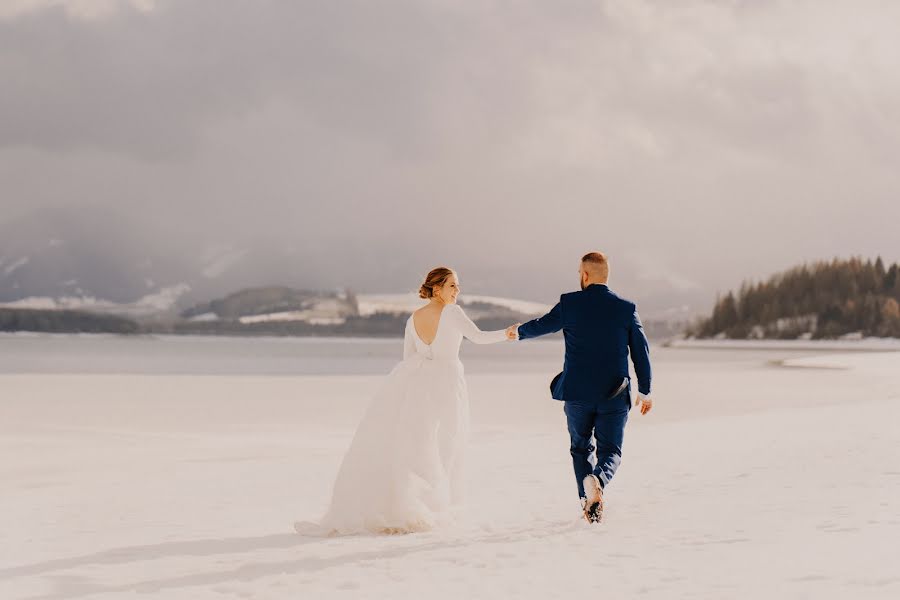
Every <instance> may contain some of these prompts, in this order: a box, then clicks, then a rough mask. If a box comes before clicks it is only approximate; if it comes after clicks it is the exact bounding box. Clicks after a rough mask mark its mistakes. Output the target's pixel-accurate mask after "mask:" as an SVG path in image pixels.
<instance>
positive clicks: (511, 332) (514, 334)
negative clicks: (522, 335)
mask: <svg viewBox="0 0 900 600" xmlns="http://www.w3.org/2000/svg"><path fill="white" fill-rule="evenodd" d="M519 325H521V323H516V324H515V325H510V326H509V327H507V328H506V339H507V340H518V339H519Z"/></svg>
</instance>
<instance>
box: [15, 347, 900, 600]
mask: <svg viewBox="0 0 900 600" xmlns="http://www.w3.org/2000/svg"><path fill="white" fill-rule="evenodd" d="M497 351H498V352H504V351H505V350H504V349H498V350H497ZM659 354H660V356H665V357H666V358H664V359H661V360H658V361H657V364H656V365H655V366H656V372H655V379H656V388H655V392H654V396H655V398H656V403H657V406H656V407H655V408H654V411H653V412H652V413H651V414H650V415H648V416H645V417H642V416H640V415H638V414H637V413H635V412H633V413H632V415H631V421H630V422H629V425H628V429H627V432H626V441H625V446H624V458H623V462H622V466H621V468H620V470H619V473H618V474H617V476H616V479H615V480H614V481H613V483H612V485H611V487H610V488H609V491H608V493H607V509H606V513H605V520H604V523H603V524H602V525H600V526H595V527H590V526H588V525H586V524H584V523H583V522H582V521H580V520H579V519H578V512H579V510H578V504H577V499H576V498H575V486H574V481H573V480H572V476H571V473H570V464H569V456H568V441H567V436H566V433H565V427H564V421H563V415H562V406H561V405H560V404H559V403H556V402H554V401H551V400H549V399H548V398H547V396H546V392H545V390H546V383H547V376H548V375H552V373H550V372H549V371H548V372H547V373H543V372H535V371H534V370H532V371H531V372H530V373H527V374H509V373H506V374H496V373H493V374H492V373H476V374H470V375H469V377H468V379H469V384H470V391H471V396H472V410H473V426H474V429H473V438H472V441H471V453H472V455H473V456H472V458H473V460H471V461H470V464H471V469H470V476H469V480H470V494H469V523H468V524H466V525H464V526H461V527H459V528H457V529H453V530H445V531H434V532H429V533H422V534H414V535H408V536H394V537H379V536H354V537H345V538H325V539H322V538H315V537H304V536H300V535H297V534H295V533H294V532H293V530H292V523H293V522H294V521H295V520H310V519H314V518H316V516H317V515H319V514H320V512H321V510H322V509H323V508H324V506H325V503H326V502H327V499H328V495H329V493H330V489H329V488H330V484H331V480H332V477H333V476H334V474H335V470H336V469H337V466H338V464H339V461H340V458H341V456H342V453H343V451H344V449H345V447H346V445H347V443H348V442H349V439H350V436H351V435H352V432H353V428H354V426H355V424H356V422H357V420H358V418H359V417H360V415H361V412H362V410H363V409H364V407H365V404H366V400H367V398H368V397H369V394H370V393H371V390H372V388H373V386H375V385H377V384H378V382H379V380H380V379H379V377H375V376H361V375H354V376H300V377H297V376H281V377H272V376H237V375H235V376H227V375H215V376H191V375H157V376H150V375H61V374H8V375H0V598H2V599H4V600H12V599H19V598H43V599H60V600H62V599H65V600H70V599H110V598H112V599H117V598H154V599H155V598H183V599H190V600H203V599H212V598H216V599H229V598H271V599H285V598H303V599H317V600H318V599H328V598H348V599H349V598H353V599H356V598H367V599H368V598H391V599H395V598H428V599H435V598H453V599H454V600H455V599H458V598H490V599H494V598H520V599H531V598H541V599H544V598H586V597H590V598H600V597H602V598H634V597H648V598H715V599H719V598H729V599H731V598H753V599H754V600H758V599H759V598H767V599H771V598H849V597H853V598H885V599H887V598H897V597H900V569H898V567H897V563H896V556H897V555H898V551H900V461H898V458H900V456H898V448H900V428H898V427H897V425H896V424H897V422H898V420H900V353H884V354H869V353H866V354H848V355H837V354H830V355H829V356H827V357H825V358H815V357H809V358H791V359H788V360H787V361H785V363H784V365H785V366H776V365H775V364H772V361H771V360H769V359H763V358H762V357H761V353H759V352H752V353H748V354H746V355H742V354H741V353H734V352H733V353H732V354H731V355H729V356H728V357H726V358H724V359H722V360H718V361H716V362H715V363H709V362H707V361H706V360H699V359H698V358H697V357H702V356H708V354H705V353H702V352H700V353H698V352H697V351H693V350H691V351H688V350H685V351H681V352H676V351H671V352H669V353H668V354H665V353H662V352H660V353H659ZM792 367H796V368H792ZM800 367H802V368H800ZM548 369H549V366H548ZM361 493H364V490H361Z"/></svg>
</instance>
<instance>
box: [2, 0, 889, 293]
mask: <svg viewBox="0 0 900 600" xmlns="http://www.w3.org/2000/svg"><path fill="white" fill-rule="evenodd" d="M898 22H900V4H898V3H896V2H890V1H885V2H875V1H871V2H870V1H866V0H855V1H851V0H848V1H843V0H811V1H802V0H798V1H795V2H787V1H785V2H779V1H769V0H745V1H741V0H730V1H726V0H703V1H699V0H698V1H690V0H684V1H678V2H673V1H670V0H658V1H654V0H622V1H611V0H610V1H606V2H602V1H597V2H590V1H578V0H554V1H553V2H547V1H546V0H519V1H512V0H508V1H503V2H500V1H490V0H477V1H476V0H472V1H470V2H465V1H460V0H409V1H394V0H384V1H380V2H372V1H336V0H322V1H319V2H312V1H299V0H282V1H275V0H252V1H239V0H71V1H65V0H3V1H2V2H0V82H2V83H0V208H2V210H0V223H3V222H10V221H13V220H15V219H16V218H19V217H21V216H22V215H25V214H27V213H28V212H29V211H33V210H35V209H38V208H46V207H53V206H68V207H72V206H80V205H88V204H90V205H95V206H96V205H101V206H105V205H114V206H116V207H117V208H118V209H119V210H121V211H123V212H125V213H126V214H128V215H130V216H132V217H134V219H135V221H136V222H138V223H143V224H145V225H146V226H147V227H158V226H162V227H165V228H167V230H168V235H170V236H172V237H197V238H203V239H204V240H210V241H217V242H221V241H222V240H225V241H226V242H230V243H235V244H251V243H254V241H255V240H260V239H265V240H267V241H269V242H271V241H272V240H276V241H278V242H279V243H281V242H284V243H290V244H292V245H293V246H295V247H296V248H298V249H299V250H300V252H301V255H302V256H303V268H304V272H305V273H306V277H308V280H309V285H311V286H331V285H342V284H346V282H347V280H348V279H350V280H353V281H355V282H356V283H357V285H356V287H357V288H358V289H363V290H367V291H392V290H397V289H409V288H410V287H415V285H416V284H417V282H415V281H413V282H412V284H411V282H410V279H411V278H413V279H414V278H417V277H418V276H419V275H421V274H422V272H423V271H424V270H427V268H428V267H430V266H433V265H436V264H449V265H451V266H454V267H456V268H457V269H458V270H459V271H460V273H461V278H462V280H463V287H464V289H466V288H467V289H468V290H469V291H473V292H475V291H477V292H480V293H495V294H504V295H508V296H519V297H525V298H531V299H536V300H549V299H552V298H553V296H554V295H555V294H558V293H559V292H560V291H564V290H566V289H571V288H572V286H573V285H575V275H574V271H575V269H576V266H577V265H576V263H577V258H578V257H579V256H580V255H581V254H582V253H583V252H585V251H586V250H589V249H601V250H604V251H606V252H607V253H608V254H609V255H610V257H611V260H612V262H613V270H614V273H613V278H614V280H613V283H614V284H615V283H616V282H618V283H619V286H618V287H619V288H620V289H623V290H624V292H626V293H627V294H629V295H631V296H632V297H635V298H636V299H641V298H645V297H650V296H652V295H657V296H659V295H660V294H662V295H666V294H671V295H672V297H673V298H680V297H682V296H684V297H709V296H714V294H715V293H716V291H717V290H726V289H729V288H731V287H734V286H737V285H739V284H740V282H741V280H743V279H746V278H758V277H764V276H767V275H769V274H771V273H773V272H775V271H778V270H781V269H784V268H786V267H789V266H791V265H793V264H795V263H798V262H801V261H804V260H813V259H819V258H831V257H834V256H850V255H857V254H861V255H864V256H872V257H874V256H875V255H876V254H881V255H882V256H884V258H885V259H886V260H888V261H893V260H900V241H898V240H900V236H898V234H897V231H898V225H897V223H900V193H898V192H900V174H898V173H900V170H898V168H897V163H898V159H900V153H898V150H900V139H898V138H900V64H898V63H900V41H898V39H900V38H898V36H897V35H896V23H898ZM614 287H616V286H615V285H614Z"/></svg>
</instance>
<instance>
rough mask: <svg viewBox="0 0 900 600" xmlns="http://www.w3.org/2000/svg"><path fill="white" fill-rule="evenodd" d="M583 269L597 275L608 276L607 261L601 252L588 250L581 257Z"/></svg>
mask: <svg viewBox="0 0 900 600" xmlns="http://www.w3.org/2000/svg"><path fill="white" fill-rule="evenodd" d="M581 265H582V267H584V270H585V271H587V272H589V273H592V274H594V275H597V276H599V277H603V278H607V277H609V261H608V260H607V258H606V255H605V254H603V253H602V252H588V253H587V254H585V255H584V256H582V257H581Z"/></svg>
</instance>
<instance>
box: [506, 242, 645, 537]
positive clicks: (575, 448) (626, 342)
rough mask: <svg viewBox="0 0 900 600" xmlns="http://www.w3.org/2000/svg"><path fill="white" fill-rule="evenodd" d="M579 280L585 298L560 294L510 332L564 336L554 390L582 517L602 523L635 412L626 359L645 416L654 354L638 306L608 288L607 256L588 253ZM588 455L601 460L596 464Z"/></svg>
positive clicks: (513, 334) (512, 335)
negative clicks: (630, 414) (560, 406)
mask: <svg viewBox="0 0 900 600" xmlns="http://www.w3.org/2000/svg"><path fill="white" fill-rule="evenodd" d="M578 273H579V275H580V277H581V291H580V292H572V293H569V294H563V295H562V296H560V298H559V302H558V303H557V304H556V306H554V307H553V308H552V309H551V310H550V312H549V313H547V314H546V315H544V316H543V317H540V318H538V319H534V320H532V321H529V322H527V323H525V324H524V325H519V326H518V328H517V326H515V325H513V326H512V327H510V328H509V329H508V330H507V336H508V337H509V338H510V339H516V337H518V339H520V340H525V339H528V338H533V337H538V336H541V335H547V334H548V333H553V332H555V331H559V330H560V329H562V330H563V335H564V336H565V339H566V356H565V361H564V364H563V371H562V373H560V374H559V375H557V376H556V378H554V380H553V382H552V383H551V384H550V386H551V387H550V389H551V392H552V394H553V397H554V398H555V399H557V400H563V401H564V402H565V413H566V419H567V421H568V427H569V437H570V440H571V444H570V452H571V454H572V465H573V466H574V468H575V479H576V481H577V483H578V495H579V496H580V497H581V502H582V508H583V509H584V517H585V519H587V520H588V521H590V522H592V523H597V522H599V521H600V517H601V515H602V513H603V490H604V489H605V488H606V486H607V484H609V481H610V480H611V479H612V477H613V475H614V474H615V472H616V469H617V468H618V466H619V463H620V461H621V460H622V437H623V434H624V431H625V422H626V421H627V420H628V411H629V410H630V409H631V380H630V378H629V375H628V354H629V351H630V353H631V361H632V362H633V363H634V371H635V374H636V375H637V380H638V403H639V404H640V407H641V414H642V415H645V414H647V413H648V412H650V409H651V408H652V407H653V402H652V401H651V400H650V355H649V348H648V344H647V337H646V336H645V335H644V328H643V326H642V325H641V320H640V318H639V317H638V313H637V309H636V308H635V305H634V303H633V302H629V301H628V300H625V299H624V298H620V297H619V296H617V295H616V294H615V293H613V292H612V291H611V290H610V289H609V287H607V282H608V281H609V261H608V260H607V258H606V255H605V254H603V253H602V252H590V253H588V254H585V255H584V257H583V258H582V259H581V266H580V267H579V269H578ZM517 334H518V335H517ZM594 439H596V446H595V445H594V443H593V442H594ZM591 454H596V457H595V459H593V460H592V457H591Z"/></svg>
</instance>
